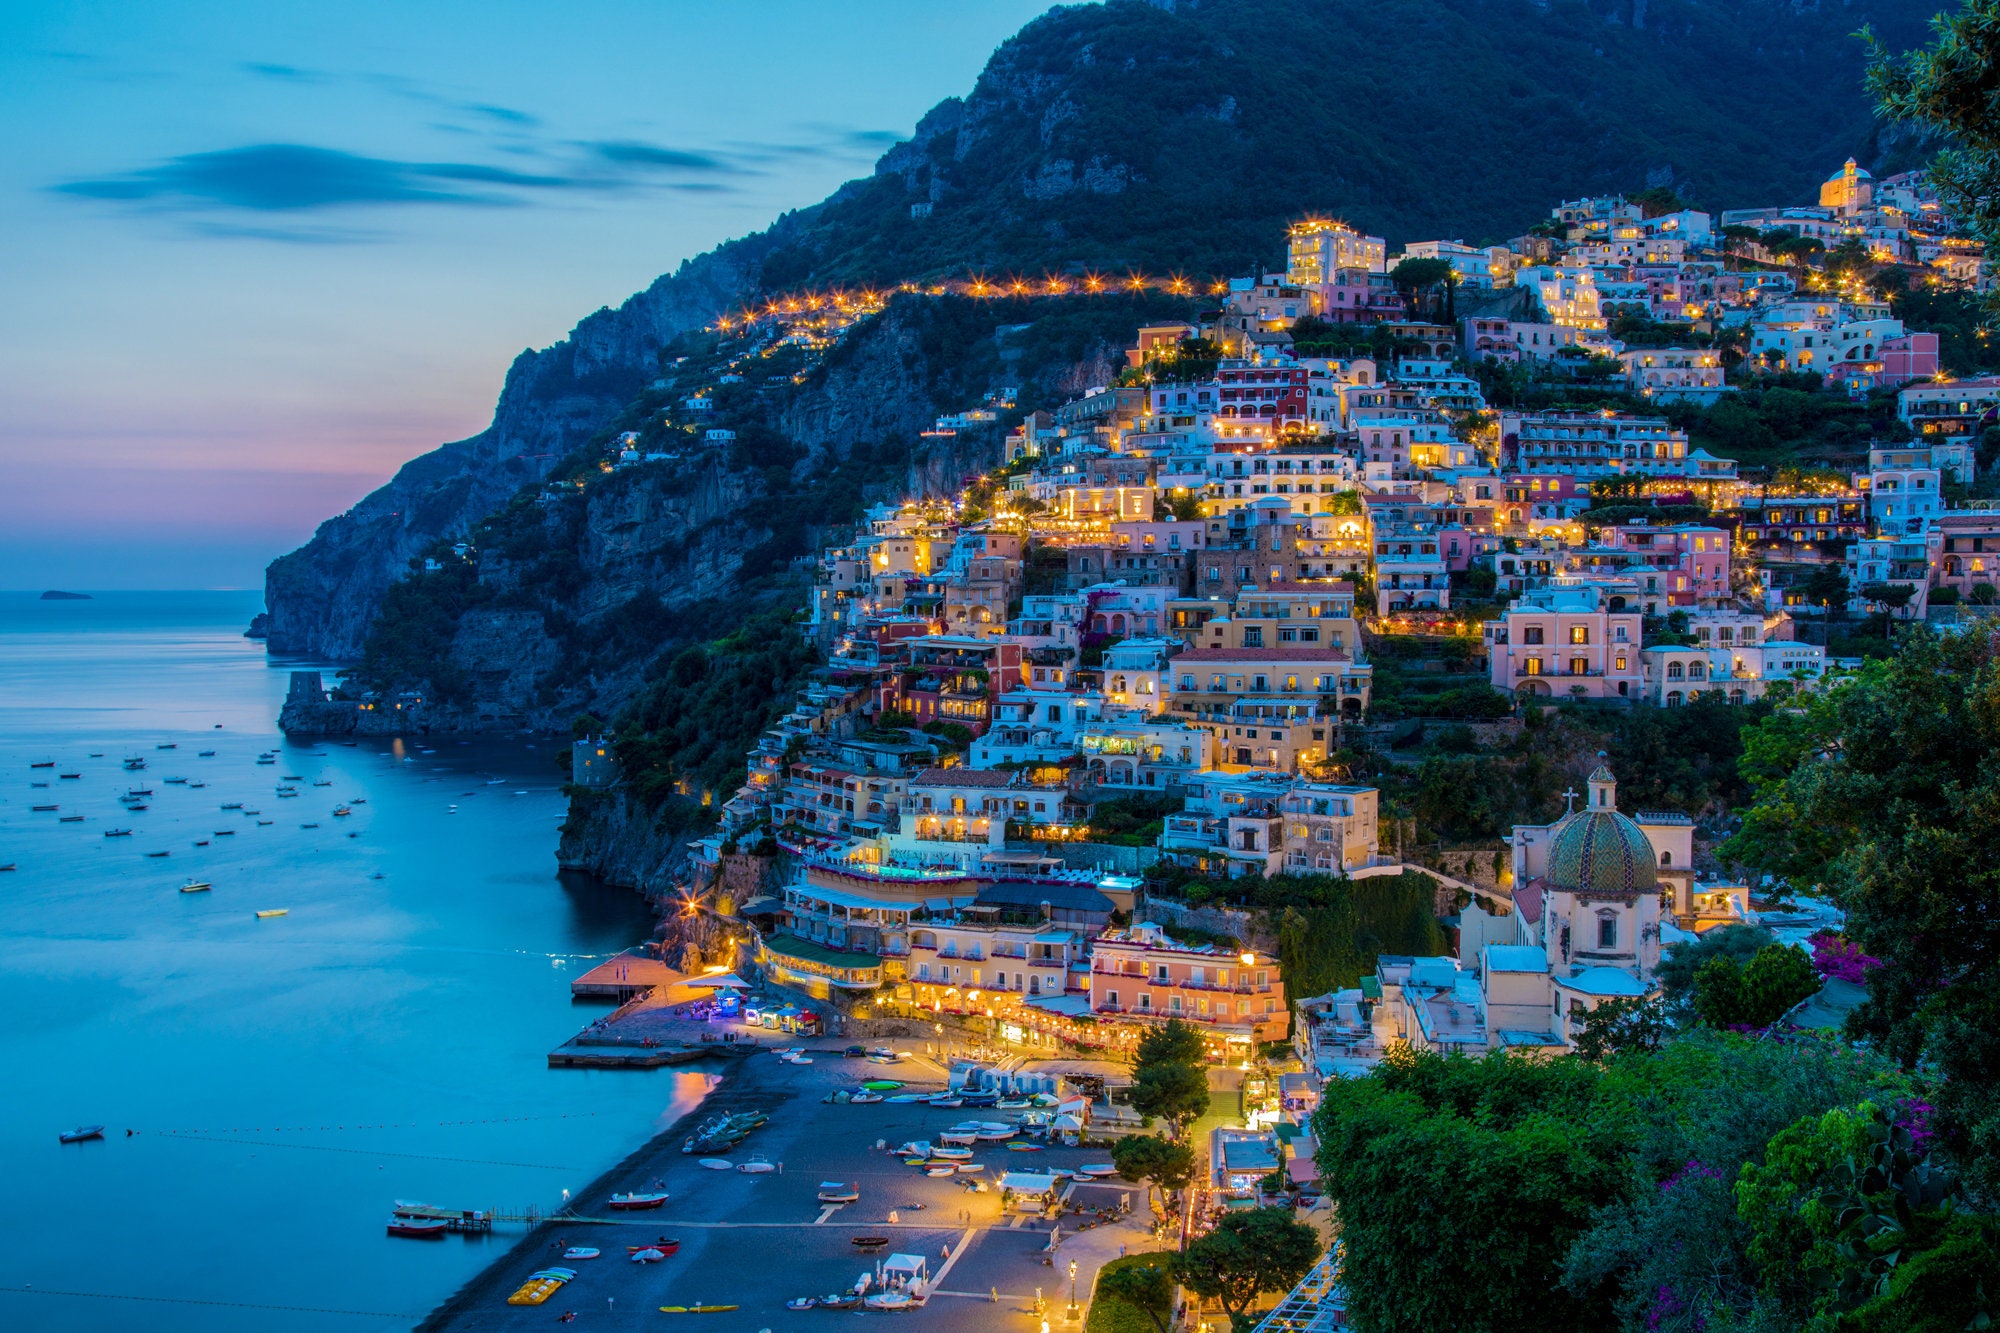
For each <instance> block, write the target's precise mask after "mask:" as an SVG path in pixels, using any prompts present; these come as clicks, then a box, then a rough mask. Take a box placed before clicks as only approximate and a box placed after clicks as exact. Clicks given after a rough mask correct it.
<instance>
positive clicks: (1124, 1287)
mask: <svg viewBox="0 0 2000 1333" xmlns="http://www.w3.org/2000/svg"><path fill="white" fill-rule="evenodd" d="M1095 1299H1096V1300H1097V1301H1103V1300H1110V1301H1115V1302H1117V1303H1118V1304H1120V1305H1124V1306H1127V1307H1129V1308H1131V1309H1134V1310H1137V1311H1138V1312H1139V1313H1141V1314H1143V1315H1145V1316H1146V1318H1147V1320H1149V1321H1150V1322H1151V1323H1152V1325H1153V1329H1154V1333H1168V1330H1167V1321H1168V1320H1169V1319H1171V1318H1172V1317H1173V1312H1174V1274H1173V1261H1172V1260H1171V1259H1169V1258H1167V1257H1166V1256H1164V1255H1159V1256H1155V1255H1146V1256H1143V1257H1141V1256H1137V1255H1135V1256H1133V1257H1132V1258H1129V1259H1117V1260H1113V1261H1112V1262H1111V1263H1109V1264H1106V1265H1105V1266H1104V1269H1103V1271H1101V1272H1100V1273H1098V1275H1097V1291H1096V1297H1095ZM1090 1322H1091V1325H1092V1327H1093V1328H1094V1327H1096V1326H1097V1324H1098V1322H1099V1320H1098V1317H1097V1306H1096V1304H1095V1302H1093V1304H1092V1306H1091V1310H1090Z"/></svg>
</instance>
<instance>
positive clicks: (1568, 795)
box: [1562, 787, 1577, 815]
mask: <svg viewBox="0 0 2000 1333" xmlns="http://www.w3.org/2000/svg"><path fill="white" fill-rule="evenodd" d="M1576 797H1577V791H1576V788H1574V787H1571V788H1570V789H1569V790H1568V791H1566V792H1564V793H1563V794H1562V798H1563V813H1564V814H1566V815H1570V814H1575V813H1576Z"/></svg>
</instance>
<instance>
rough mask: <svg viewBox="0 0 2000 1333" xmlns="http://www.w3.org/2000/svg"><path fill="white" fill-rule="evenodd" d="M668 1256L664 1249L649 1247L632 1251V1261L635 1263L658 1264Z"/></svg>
mask: <svg viewBox="0 0 2000 1333" xmlns="http://www.w3.org/2000/svg"><path fill="white" fill-rule="evenodd" d="M666 1257H667V1254H666V1251H664V1250H656V1249H651V1248H647V1249H643V1250H634V1251H632V1262H633V1263H635V1264H656V1263H658V1262H660V1260H662V1259H664V1258H666Z"/></svg>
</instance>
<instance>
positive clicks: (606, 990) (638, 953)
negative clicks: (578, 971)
mask: <svg viewBox="0 0 2000 1333" xmlns="http://www.w3.org/2000/svg"><path fill="white" fill-rule="evenodd" d="M686 979H687V978H686V976H685V974H683V973H680V972H676V971H675V970H674V969H673V968H671V967H668V966H667V965H666V964H665V963H663V962H661V961H660V960H659V959H657V958H655V957H653V956H652V955H651V954H649V953H647V952H646V951H645V950H644V949H627V950H626V951H625V952H623V953H621V954H619V955H618V956H617V957H615V958H609V959H606V960H605V961H604V962H601V963H599V964H598V965H597V966H596V967H593V968H591V969H590V970H589V971H588V972H585V973H584V974H583V975H582V976H579V977H577V978H575V979H574V980H573V981H571V982H570V983H569V993H570V994H571V995H573V996H588V997H592V998H602V999H610V1000H620V1001H623V1000H630V999H633V998H634V997H636V996H640V995H644V994H646V993H648V992H649V991H652V990H655V989H658V988H659V987H662V986H671V985H673V984H674V983H675V982H678V981H685V980H686Z"/></svg>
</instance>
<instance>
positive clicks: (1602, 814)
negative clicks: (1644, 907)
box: [1543, 765, 1660, 897]
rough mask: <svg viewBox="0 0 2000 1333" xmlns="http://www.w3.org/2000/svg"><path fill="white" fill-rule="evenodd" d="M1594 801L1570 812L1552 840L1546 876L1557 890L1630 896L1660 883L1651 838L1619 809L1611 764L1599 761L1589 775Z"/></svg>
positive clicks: (1554, 889)
mask: <svg viewBox="0 0 2000 1333" xmlns="http://www.w3.org/2000/svg"><path fill="white" fill-rule="evenodd" d="M1589 783H1590V804H1589V805H1587V806H1586V807H1584V808H1583V809H1582V810H1580V811H1577V812H1576V813H1574V814H1571V815H1569V816H1567V817H1566V818H1565V819H1564V820H1563V821H1562V823H1561V825H1560V826H1559V827H1558V828H1557V829H1556V833H1555V837H1553V838H1552V839H1550V841H1549V863H1548V869H1547V870H1546V871H1545V872H1544V874H1543V878H1544V879H1545V880H1547V881H1548V885H1549V888H1550V889H1552V890H1553V891H1555V892H1557V893H1584V894H1605V895H1618V896H1626V897H1629V896H1632V895H1634V894H1639V893H1647V892H1651V891H1653V890H1655V889H1657V888H1658V887H1659V879H1660V877H1659V871H1658V869H1657V868H1656V867H1655V866H1654V864H1653V855H1654V854H1653V844H1652V842H1651V841H1650V840H1649V839H1648V838H1647V837H1646V834H1645V832H1644V831H1643V830H1641V829H1640V827H1639V826H1638V825H1637V824H1635V823H1633V822H1632V821H1631V820H1630V819H1628V818H1626V817H1625V816H1624V815H1621V814H1619V813H1618V800H1617V790H1618V789H1617V787H1616V785H1615V784H1614V781H1613V779H1612V776H1611V771H1610V769H1608V768H1606V767H1604V766H1602V765H1599V766H1598V769H1597V771H1596V772H1594V773H1592V774H1591V775H1590V778H1589Z"/></svg>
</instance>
